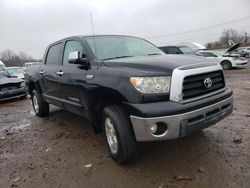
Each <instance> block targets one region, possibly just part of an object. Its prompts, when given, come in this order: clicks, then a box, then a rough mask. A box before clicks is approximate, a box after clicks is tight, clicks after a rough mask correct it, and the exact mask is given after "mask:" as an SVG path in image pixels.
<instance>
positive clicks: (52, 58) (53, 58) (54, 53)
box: [46, 43, 62, 65]
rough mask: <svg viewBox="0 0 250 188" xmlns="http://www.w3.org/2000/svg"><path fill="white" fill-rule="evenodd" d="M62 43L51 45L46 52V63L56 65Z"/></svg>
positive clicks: (58, 60)
mask: <svg viewBox="0 0 250 188" xmlns="http://www.w3.org/2000/svg"><path fill="white" fill-rule="evenodd" d="M61 50H62V43H59V44H56V45H54V46H51V47H50V48H49V50H48V53H47V58H46V64H48V65H58V64H59V62H60V58H61Z"/></svg>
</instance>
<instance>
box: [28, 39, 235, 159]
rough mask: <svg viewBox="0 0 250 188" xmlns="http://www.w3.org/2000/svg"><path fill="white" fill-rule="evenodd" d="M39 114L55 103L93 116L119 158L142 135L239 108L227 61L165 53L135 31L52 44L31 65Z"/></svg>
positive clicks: (208, 121) (187, 127)
mask: <svg viewBox="0 0 250 188" xmlns="http://www.w3.org/2000/svg"><path fill="white" fill-rule="evenodd" d="M25 81H26V85H27V90H28V92H29V94H30V95H31V99H32V104H33V108H34V111H35V113H36V115H37V116H39V117H44V116H47V115H48V114H49V104H53V105H56V106H59V107H61V108H64V109H66V110H69V111H71V112H73V113H77V114H79V115H82V116H85V117H87V118H89V119H90V120H91V122H92V124H93V129H94V131H95V132H96V133H99V132H102V131H104V132H105V135H106V140H107V143H108V146H109V151H110V154H111V156H112V158H113V159H114V160H115V161H117V162H119V163H125V162H128V161H132V160H134V159H135V158H136V156H137V154H138V142H144V141H160V140H170V139H177V138H181V137H185V136H187V135H189V134H192V133H195V132H197V131H200V130H202V129H204V128H206V127H208V126H210V125H212V124H215V123H216V122H218V121H220V120H221V119H223V118H224V117H226V116H228V115H230V114H231V113H232V110H233V96H232V95H233V93H232V90H231V89H230V88H228V87H227V86H226V84H225V80H224V75H223V71H222V67H221V65H219V64H218V63H213V62H209V60H208V59H205V58H203V57H196V56H186V55H185V56H178V55H165V54H164V53H163V52H162V51H161V50H160V49H158V48H157V47H156V46H154V45H153V44H151V43H150V42H148V41H146V40H144V39H141V38H137V37H130V36H121V35H94V36H76V37H69V38H66V39H62V40H60V41H57V42H55V43H53V44H51V45H49V46H48V48H47V49H46V51H45V54H44V58H43V64H41V65H32V66H30V67H28V68H27V69H26V73H25Z"/></svg>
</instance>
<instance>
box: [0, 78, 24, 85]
mask: <svg viewBox="0 0 250 188" xmlns="http://www.w3.org/2000/svg"><path fill="white" fill-rule="evenodd" d="M21 82H23V80H22V79H19V78H8V77H6V78H1V79H0V85H4V84H17V83H21Z"/></svg>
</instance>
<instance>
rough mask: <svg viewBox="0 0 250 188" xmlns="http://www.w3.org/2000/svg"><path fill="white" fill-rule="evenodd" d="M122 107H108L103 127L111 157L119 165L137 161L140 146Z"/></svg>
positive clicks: (105, 111) (104, 115) (104, 112)
mask: <svg viewBox="0 0 250 188" xmlns="http://www.w3.org/2000/svg"><path fill="white" fill-rule="evenodd" d="M128 118H129V117H128V116H127V114H126V113H125V111H124V110H123V109H122V107H120V106H116V105H114V106H108V107H106V108H105V109H104V111H103V125H104V129H105V135H106V141H107V143H108V146H109V151H110V154H111V157H112V158H113V159H114V160H115V161H117V162H118V163H126V162H131V161H133V160H135V158H136V157H137V154H138V146H137V142H136V140H135V136H134V133H133V130H132V127H131V124H130V121H129V119H128Z"/></svg>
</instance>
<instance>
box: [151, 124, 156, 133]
mask: <svg viewBox="0 0 250 188" xmlns="http://www.w3.org/2000/svg"><path fill="white" fill-rule="evenodd" d="M149 130H150V132H151V133H152V134H154V133H156V131H157V125H156V124H153V125H150V127H149Z"/></svg>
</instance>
